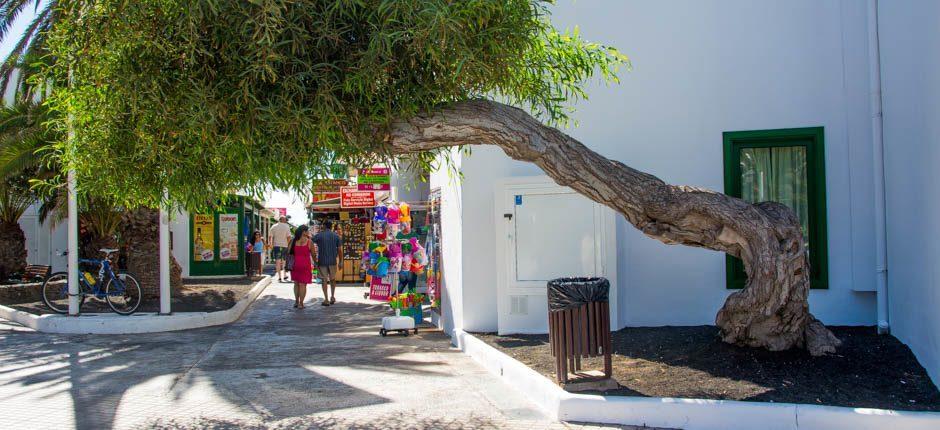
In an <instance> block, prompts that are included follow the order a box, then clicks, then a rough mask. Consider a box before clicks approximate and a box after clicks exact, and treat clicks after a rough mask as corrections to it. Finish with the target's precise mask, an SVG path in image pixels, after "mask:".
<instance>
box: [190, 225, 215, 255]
mask: <svg viewBox="0 0 940 430" xmlns="http://www.w3.org/2000/svg"><path fill="white" fill-rule="evenodd" d="M214 250H215V216H214V215H212V214H195V215H193V260H194V261H212V260H213V259H215V251H214Z"/></svg>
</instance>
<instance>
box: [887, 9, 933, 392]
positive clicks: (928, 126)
mask: <svg viewBox="0 0 940 430" xmlns="http://www.w3.org/2000/svg"><path fill="white" fill-rule="evenodd" d="M879 3H880V9H879V19H880V23H879V32H880V41H881V65H882V94H883V109H884V141H885V170H886V180H885V182H886V184H885V186H886V190H887V223H888V242H887V245H888V291H889V294H888V302H889V303H888V304H889V308H890V309H889V317H890V323H891V332H892V334H894V335H895V336H897V337H898V339H900V340H901V341H903V342H904V343H906V344H907V345H908V346H910V348H911V350H912V351H913V352H914V354H916V355H917V358H918V359H919V360H920V363H921V364H922V365H923V366H924V367H925V368H927V371H928V372H929V373H930V375H931V377H932V378H933V380H934V381H935V382H940V264H938V262H940V240H938V238H940V221H938V220H940V183H938V181H937V178H938V175H937V170H938V167H937V166H940V56H938V55H937V54H938V53H940V27H938V24H940V21H938V17H940V2H937V1H935V0H910V1H903V2H895V1H881V2H879Z"/></svg>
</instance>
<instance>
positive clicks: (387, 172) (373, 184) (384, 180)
mask: <svg viewBox="0 0 940 430" xmlns="http://www.w3.org/2000/svg"><path fill="white" fill-rule="evenodd" d="M391 174H392V169H389V168H388V167H370V168H368V169H362V170H360V171H359V176H358V179H357V180H358V188H359V191H389V190H391V189H392V186H391V185H390V184H391Z"/></svg>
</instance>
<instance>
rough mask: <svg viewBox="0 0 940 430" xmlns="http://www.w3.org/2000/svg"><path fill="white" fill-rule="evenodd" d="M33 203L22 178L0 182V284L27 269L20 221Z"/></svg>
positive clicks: (31, 195)
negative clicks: (0, 281) (1, 281)
mask: <svg viewBox="0 0 940 430" xmlns="http://www.w3.org/2000/svg"><path fill="white" fill-rule="evenodd" d="M35 201H36V199H35V196H34V195H33V193H32V192H30V189H29V185H28V184H26V181H25V180H24V178H13V179H7V180H4V181H2V182H0V280H6V279H7V278H9V277H10V275H11V274H14V273H22V271H23V269H24V268H25V267H26V235H25V234H24V233H23V229H22V228H20V223H19V219H20V217H21V216H23V213H24V212H26V210H27V209H29V207H30V206H31V205H32V204H33V202H35Z"/></svg>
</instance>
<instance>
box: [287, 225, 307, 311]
mask: <svg viewBox="0 0 940 430" xmlns="http://www.w3.org/2000/svg"><path fill="white" fill-rule="evenodd" d="M312 247H313V242H311V241H310V231H309V228H308V227H307V226H306V225H302V226H300V227H297V230H296V231H295V232H294V240H292V241H291V243H290V247H289V248H288V252H289V253H290V255H293V256H294V265H293V267H292V268H291V271H290V277H291V279H293V280H294V307H295V308H297V309H303V308H304V297H305V296H306V295H307V284H309V283H311V282H313V251H312V250H311V249H310V248H312Z"/></svg>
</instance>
